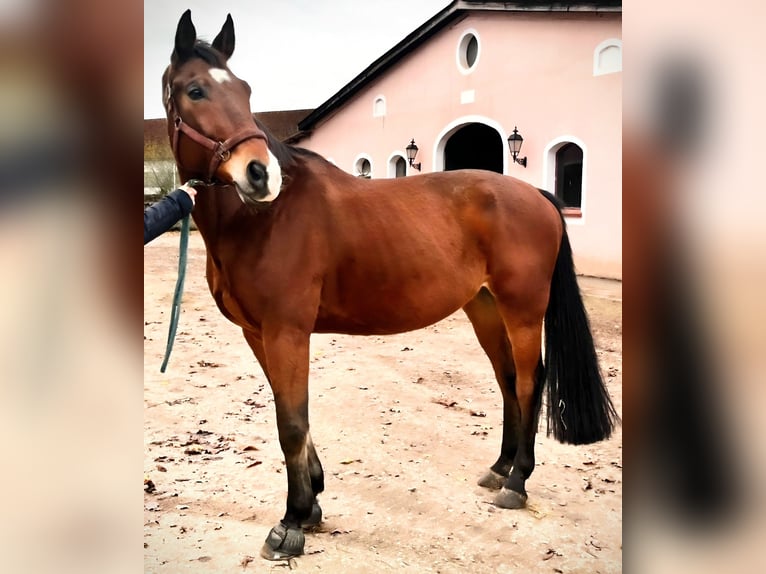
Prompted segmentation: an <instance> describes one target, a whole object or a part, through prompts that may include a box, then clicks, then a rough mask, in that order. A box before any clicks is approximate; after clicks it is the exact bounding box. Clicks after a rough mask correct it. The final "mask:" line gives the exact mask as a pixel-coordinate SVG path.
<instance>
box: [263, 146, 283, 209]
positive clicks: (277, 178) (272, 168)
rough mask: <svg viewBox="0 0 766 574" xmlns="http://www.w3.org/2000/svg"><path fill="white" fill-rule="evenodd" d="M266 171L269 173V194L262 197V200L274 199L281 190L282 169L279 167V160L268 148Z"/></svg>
mask: <svg viewBox="0 0 766 574" xmlns="http://www.w3.org/2000/svg"><path fill="white" fill-rule="evenodd" d="M266 173H267V174H268V175H269V182H268V188H269V195H267V196H266V197H264V198H263V201H274V200H275V199H276V198H277V196H278V195H279V192H280V191H281V190H282V169H281V168H280V167H279V160H277V158H276V157H274V154H273V153H271V150H269V165H267V166H266Z"/></svg>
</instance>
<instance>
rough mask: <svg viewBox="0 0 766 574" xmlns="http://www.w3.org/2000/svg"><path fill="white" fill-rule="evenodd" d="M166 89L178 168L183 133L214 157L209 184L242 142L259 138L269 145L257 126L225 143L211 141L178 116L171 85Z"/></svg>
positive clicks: (248, 128) (208, 179)
mask: <svg viewBox="0 0 766 574" xmlns="http://www.w3.org/2000/svg"><path fill="white" fill-rule="evenodd" d="M166 89H167V100H166V107H167V111H168V117H172V119H173V138H172V140H173V141H172V148H173V157H175V159H176V163H177V164H178V166H179V167H183V166H182V165H181V161H180V158H179V156H178V140H179V139H180V135H181V133H183V134H184V135H186V136H188V137H189V138H190V139H191V140H192V141H194V142H195V143H196V144H198V145H201V146H202V147H204V148H205V149H208V150H210V151H211V152H212V155H211V156H210V163H209V165H208V169H207V174H206V176H207V183H210V182H212V180H213V176H214V175H215V172H216V170H217V169H218V166H219V165H221V163H222V162H225V161H227V160H228V159H229V157H231V150H233V149H234V148H235V147H237V146H238V145H239V144H241V143H242V142H244V141H246V140H249V139H253V138H257V139H262V140H263V141H265V142H267V143H268V139H267V138H266V134H265V133H263V131H262V130H261V129H259V128H258V127H257V126H255V125H253V126H250V127H247V128H245V129H243V130H240V131H238V132H237V133H235V134H234V135H233V136H231V137H230V138H228V139H226V140H224V141H216V140H213V139H210V138H209V137H207V136H206V135H204V134H202V133H200V132H198V131H197V130H195V129H194V128H193V127H191V126H190V125H189V124H187V123H186V122H184V121H183V120H182V119H181V116H180V115H178V112H177V111H176V109H175V105H174V103H175V102H174V100H173V95H172V92H171V89H170V84H169V83H168V85H167V87H166Z"/></svg>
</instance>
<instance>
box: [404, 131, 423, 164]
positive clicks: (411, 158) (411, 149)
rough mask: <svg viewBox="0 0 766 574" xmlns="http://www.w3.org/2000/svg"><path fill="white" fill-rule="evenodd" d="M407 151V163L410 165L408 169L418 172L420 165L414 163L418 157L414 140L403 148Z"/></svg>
mask: <svg viewBox="0 0 766 574" xmlns="http://www.w3.org/2000/svg"><path fill="white" fill-rule="evenodd" d="M405 150H406V151H407V161H408V162H409V164H410V167H414V168H415V169H416V170H418V171H420V166H421V165H422V164H420V163H415V156H417V155H418V146H417V145H415V138H413V139H412V141H410V144H409V145H408V146H407V147H406V148H405Z"/></svg>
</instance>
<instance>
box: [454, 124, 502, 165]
mask: <svg viewBox="0 0 766 574" xmlns="http://www.w3.org/2000/svg"><path fill="white" fill-rule="evenodd" d="M503 153H504V148H503V140H502V138H501V137H500V134H499V133H497V131H496V130H494V129H493V128H491V127H489V126H487V125H484V124H468V125H465V126H463V127H462V128H460V129H459V130H458V131H456V132H455V133H454V134H452V136H451V137H450V138H449V140H447V145H445V146H444V170H445V171H451V170H453V169H467V168H471V169H486V170H488V171H494V172H497V173H503Z"/></svg>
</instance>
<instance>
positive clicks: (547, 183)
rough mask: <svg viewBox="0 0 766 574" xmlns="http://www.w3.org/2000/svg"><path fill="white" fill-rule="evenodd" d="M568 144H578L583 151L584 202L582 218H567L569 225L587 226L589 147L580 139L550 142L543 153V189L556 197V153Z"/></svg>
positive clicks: (582, 203) (581, 204)
mask: <svg viewBox="0 0 766 574" xmlns="http://www.w3.org/2000/svg"><path fill="white" fill-rule="evenodd" d="M568 143H573V144H576V145H578V146H579V147H580V149H581V150H582V189H581V191H582V201H581V202H580V216H579V217H566V216H565V218H566V221H567V225H585V220H586V219H587V213H588V147H587V146H586V145H585V143H584V142H583V141H582V140H581V139H580V138H578V137H575V136H572V135H564V136H559V137H557V138H555V139H553V140H551V141H550V142H548V145H546V146H545V151H543V173H542V182H543V185H542V188H543V189H544V190H546V191H549V192H550V193H552V194H553V195H556V152H557V151H558V150H559V149H560V148H561V147H562V146H563V145H564V144H568Z"/></svg>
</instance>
